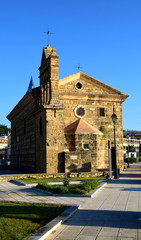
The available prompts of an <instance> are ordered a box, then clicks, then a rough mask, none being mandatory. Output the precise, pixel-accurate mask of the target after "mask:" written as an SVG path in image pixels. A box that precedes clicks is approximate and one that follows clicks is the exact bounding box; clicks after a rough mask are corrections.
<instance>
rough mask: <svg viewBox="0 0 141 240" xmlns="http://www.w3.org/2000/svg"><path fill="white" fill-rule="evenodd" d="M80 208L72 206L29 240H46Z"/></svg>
mask: <svg viewBox="0 0 141 240" xmlns="http://www.w3.org/2000/svg"><path fill="white" fill-rule="evenodd" d="M79 207H80V206H72V207H70V208H68V209H67V210H65V211H64V212H63V213H61V214H60V215H59V216H58V217H56V218H54V219H53V220H52V221H51V222H49V223H47V224H46V225H45V226H44V227H42V229H40V230H39V231H38V232H37V233H35V234H34V235H33V236H31V237H30V238H28V239H27V240H44V239H45V238H46V237H47V236H48V235H49V234H51V232H53V231H54V230H55V229H56V228H57V227H58V226H60V225H61V224H62V223H63V222H64V221H66V220H67V219H68V218H70V217H71V216H72V215H73V214H74V213H75V212H76V211H77V210H78V209H79Z"/></svg>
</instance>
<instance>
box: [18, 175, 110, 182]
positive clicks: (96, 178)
mask: <svg viewBox="0 0 141 240" xmlns="http://www.w3.org/2000/svg"><path fill="white" fill-rule="evenodd" d="M69 179H70V181H77V180H78V181H87V180H105V179H106V177H105V176H100V177H92V178H81V177H78V178H69ZM18 180H19V181H22V182H25V183H47V182H62V181H63V180H64V178H32V177H31V178H30V177H29V178H22V179H18Z"/></svg>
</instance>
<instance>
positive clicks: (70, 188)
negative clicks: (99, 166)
mask: <svg viewBox="0 0 141 240" xmlns="http://www.w3.org/2000/svg"><path fill="white" fill-rule="evenodd" d="M99 184H100V182H99V181H98V180H89V181H86V182H84V183H83V184H73V185H67V186H61V185H48V184H45V183H43V184H41V183H39V184H38V185H37V186H36V187H37V188H40V189H43V190H46V191H49V192H53V193H63V194H66V193H73V194H87V193H88V192H90V191H92V190H94V189H95V188H96V187H98V186H99Z"/></svg>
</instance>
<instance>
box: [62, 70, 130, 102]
mask: <svg viewBox="0 0 141 240" xmlns="http://www.w3.org/2000/svg"><path fill="white" fill-rule="evenodd" d="M75 80H85V81H89V82H91V83H92V84H93V85H95V86H97V87H100V88H103V89H105V90H107V91H108V92H109V93H111V94H117V95H119V96H123V97H124V98H125V99H126V98H127V97H128V95H127V94H126V93H124V92H121V91H119V90H118V89H116V88H113V87H111V86H109V85H107V84H105V83H103V82H101V81H99V80H97V79H95V78H93V77H91V76H89V75H87V74H85V73H83V72H77V73H74V74H72V75H69V76H66V77H64V78H61V79H59V86H61V85H63V84H67V83H69V82H71V81H75Z"/></svg>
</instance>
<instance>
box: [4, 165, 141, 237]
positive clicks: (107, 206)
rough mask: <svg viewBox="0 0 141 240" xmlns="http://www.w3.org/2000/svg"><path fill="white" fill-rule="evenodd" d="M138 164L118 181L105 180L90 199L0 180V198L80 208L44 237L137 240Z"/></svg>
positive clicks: (140, 225) (140, 228) (140, 221)
mask: <svg viewBox="0 0 141 240" xmlns="http://www.w3.org/2000/svg"><path fill="white" fill-rule="evenodd" d="M140 190H141V164H140V163H139V164H135V165H134V164H133V165H132V166H131V167H130V168H128V169H126V170H125V171H124V173H122V174H121V175H120V178H119V179H118V180H109V181H108V183H107V184H106V185H105V186H104V187H103V188H102V189H100V190H99V191H98V192H97V193H96V194H95V195H94V197H93V198H88V197H85V196H84V197H80V196H78V197H73V196H69V197H68V196H63V195H58V196H55V195H53V194H50V195H49V194H47V193H45V192H44V191H38V190H36V189H34V188H33V187H32V185H31V186H30V185H28V186H23V185H18V184H14V183H12V182H0V201H12V202H13V201H18V202H20V201H21V202H39V203H41V202H42V203H60V204H71V205H79V206H80V209H78V210H77V211H76V213H75V214H74V215H73V216H72V217H71V218H69V219H68V220H67V221H66V222H64V223H63V224H62V225H61V226H59V227H58V228H57V229H56V230H55V231H53V233H52V234H50V235H49V236H48V237H47V238H46V240H84V239H85V240H86V239H87V240H95V239H96V240H115V239H116V240H125V239H126V240H133V239H134V240H140V239H141V213H140V210H141V191H140Z"/></svg>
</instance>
